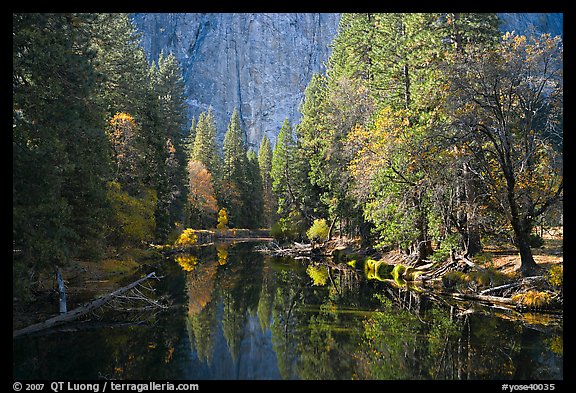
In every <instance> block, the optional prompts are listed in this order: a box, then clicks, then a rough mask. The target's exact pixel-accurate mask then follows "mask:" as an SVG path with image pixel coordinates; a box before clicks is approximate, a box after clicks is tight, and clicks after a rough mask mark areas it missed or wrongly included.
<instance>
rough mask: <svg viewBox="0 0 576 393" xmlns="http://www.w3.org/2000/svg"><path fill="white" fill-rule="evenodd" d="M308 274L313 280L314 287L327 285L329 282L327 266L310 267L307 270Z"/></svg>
mask: <svg viewBox="0 0 576 393" xmlns="http://www.w3.org/2000/svg"><path fill="white" fill-rule="evenodd" d="M306 273H307V274H308V276H309V277H310V278H311V279H312V282H313V285H316V286H323V285H326V281H327V280H328V268H327V267H326V266H322V265H320V266H312V265H308V267H307V268H306Z"/></svg>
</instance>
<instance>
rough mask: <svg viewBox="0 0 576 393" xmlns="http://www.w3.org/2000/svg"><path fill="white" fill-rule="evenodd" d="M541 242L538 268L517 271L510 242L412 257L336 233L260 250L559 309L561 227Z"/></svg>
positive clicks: (521, 307)
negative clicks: (473, 251)
mask: <svg viewBox="0 0 576 393" xmlns="http://www.w3.org/2000/svg"><path fill="white" fill-rule="evenodd" d="M542 240H543V244H542V245H541V246H539V247H534V248H533V249H532V252H533V254H534V259H535V261H536V263H537V265H538V266H539V267H540V273H539V274H538V275H536V276H533V277H523V276H522V275H521V274H520V266H521V260H520V256H519V254H518V251H517V250H516V249H515V248H514V247H513V245H511V244H487V245H485V247H484V250H483V252H482V253H481V254H478V255H476V256H474V257H472V258H466V257H464V256H458V255H452V256H450V257H448V258H446V259H445V260H443V261H439V260H423V261H420V262H419V263H414V261H412V260H410V259H409V258H408V257H407V256H406V255H403V254H402V253H400V252H398V251H396V250H394V251H386V252H377V251H375V250H371V249H366V248H363V247H361V246H360V243H359V241H358V240H356V239H334V240H330V241H328V242H325V243H322V244H306V243H294V244H291V245H282V246H280V245H277V244H274V243H273V244H272V245H269V246H266V247H263V248H262V249H261V251H262V252H265V253H269V254H271V255H276V256H289V257H292V258H296V259H307V260H309V261H311V262H313V263H316V264H317V263H320V264H325V265H326V266H327V267H330V268H334V269H338V270H341V269H343V268H352V269H356V270H360V271H363V273H364V275H365V276H366V277H367V278H368V279H376V280H379V281H387V282H389V283H390V284H392V285H395V286H398V287H402V286H404V287H406V286H407V285H409V286H411V287H413V286H415V285H416V286H418V290H419V291H429V292H430V293H432V294H437V295H442V296H444V297H448V298H452V299H454V300H456V301H463V302H477V303H482V304H483V305H487V306H488V307H493V308H501V309H509V310H511V311H520V312H528V311H534V312H544V313H555V314H561V313H562V312H563V229H562V227H558V228H552V229H549V230H547V231H545V232H544V233H543V234H542Z"/></svg>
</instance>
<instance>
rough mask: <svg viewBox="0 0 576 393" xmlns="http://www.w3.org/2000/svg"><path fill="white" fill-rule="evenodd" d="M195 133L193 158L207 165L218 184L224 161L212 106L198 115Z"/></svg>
mask: <svg viewBox="0 0 576 393" xmlns="http://www.w3.org/2000/svg"><path fill="white" fill-rule="evenodd" d="M195 134H196V137H195V139H194V146H193V148H192V154H191V158H192V159H193V160H196V161H200V162H202V163H203V164H204V165H205V166H206V168H207V169H208V171H209V172H210V173H212V175H213V177H214V180H215V182H216V183H215V185H216V184H217V181H219V180H220V178H221V171H222V169H221V167H222V163H221V158H220V154H219V153H218V147H217V142H216V134H217V131H216V119H215V117H214V112H213V111H212V108H211V107H210V108H208V112H202V113H200V115H199V116H198V123H197V124H196V132H195Z"/></svg>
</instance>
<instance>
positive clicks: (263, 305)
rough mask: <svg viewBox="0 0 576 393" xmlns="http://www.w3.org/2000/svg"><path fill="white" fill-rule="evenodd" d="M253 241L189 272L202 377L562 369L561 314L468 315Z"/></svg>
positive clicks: (488, 375) (530, 373)
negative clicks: (549, 321)
mask: <svg viewBox="0 0 576 393" xmlns="http://www.w3.org/2000/svg"><path fill="white" fill-rule="evenodd" d="M251 247H252V245H250V244H238V245H235V246H233V247H230V248H225V247H224V246H222V245H219V246H218V247H216V248H214V249H212V253H211V254H210V253H206V255H204V256H198V257H199V262H198V264H197V265H196V267H195V268H194V269H193V270H192V271H188V272H187V273H186V274H187V277H188V278H187V280H188V285H187V288H188V296H189V307H188V318H187V320H188V326H189V331H190V337H191V340H190V341H191V343H192V344H193V348H192V350H193V352H194V351H195V353H196V356H197V357H198V358H199V359H201V360H202V361H203V362H205V363H206V365H207V366H208V368H209V369H210V370H211V371H210V373H209V374H208V375H203V377H205V378H213V377H217V376H218V375H224V374H225V375H227V376H228V377H231V378H249V377H248V375H251V376H257V377H258V378H282V379H446V380H452V379H515V378H521V379H561V378H562V377H563V374H562V373H563V369H562V357H563V354H562V329H561V327H560V326H559V325H558V324H556V325H541V326H540V327H538V326H539V325H537V324H536V325H534V324H533V325H526V324H523V323H518V322H515V321H511V320H506V319H503V318H499V317H497V316H495V315H486V314H485V313H484V314H483V313H474V314H468V313H459V312H458V310H457V309H456V308H455V307H454V306H450V305H448V304H444V303H442V302H439V301H437V300H431V299H430V298H428V297H426V296H425V295H424V294H421V293H419V292H417V291H414V290H410V289H408V288H406V287H398V286H392V285H390V283H388V282H385V281H386V280H384V282H382V280H367V279H366V278H365V276H364V275H363V274H362V272H361V271H359V270H358V271H356V270H354V269H339V268H334V266H332V267H330V266H323V265H311V264H309V263H305V262H302V261H295V260H291V259H282V258H264V257H263V256H262V255H260V254H258V253H255V252H252V251H251ZM223 256H225V259H224V257H223ZM223 260H225V263H222V261H223ZM219 310H220V311H219ZM254 326H257V327H258V329H257V331H255V327H254ZM223 343H225V345H223ZM224 348H225V350H227V351H228V354H227V355H226V356H227V357H226V361H224V360H222V359H224V358H223V355H222V354H218V351H221V350H223V349H224ZM216 358H219V359H221V360H220V361H218V362H215V361H214V359H216ZM257 362H259V363H260V364H257ZM263 362H264V363H266V365H265V364H262V363H263ZM219 367H223V368H228V369H229V372H228V373H227V374H226V373H224V374H223V372H222V371H221V370H220V371H217V369H218V368H219ZM259 367H260V368H262V367H267V371H266V372H264V371H262V370H260V371H258V370H256V369H257V368H259ZM248 369H251V370H252V371H251V373H250V374H242V372H241V370H248Z"/></svg>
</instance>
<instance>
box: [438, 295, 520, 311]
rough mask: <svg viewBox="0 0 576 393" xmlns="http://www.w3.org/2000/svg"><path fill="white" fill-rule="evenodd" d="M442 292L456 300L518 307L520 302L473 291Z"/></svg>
mask: <svg viewBox="0 0 576 393" xmlns="http://www.w3.org/2000/svg"><path fill="white" fill-rule="evenodd" d="M441 294H442V295H445V296H450V297H452V298H453V299H456V300H474V301H479V302H483V303H489V304H498V305H506V306H512V307H513V308H516V307H517V306H518V303H517V302H515V301H514V300H512V299H510V298H507V297H501V296H489V295H477V294H473V293H460V292H441Z"/></svg>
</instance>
